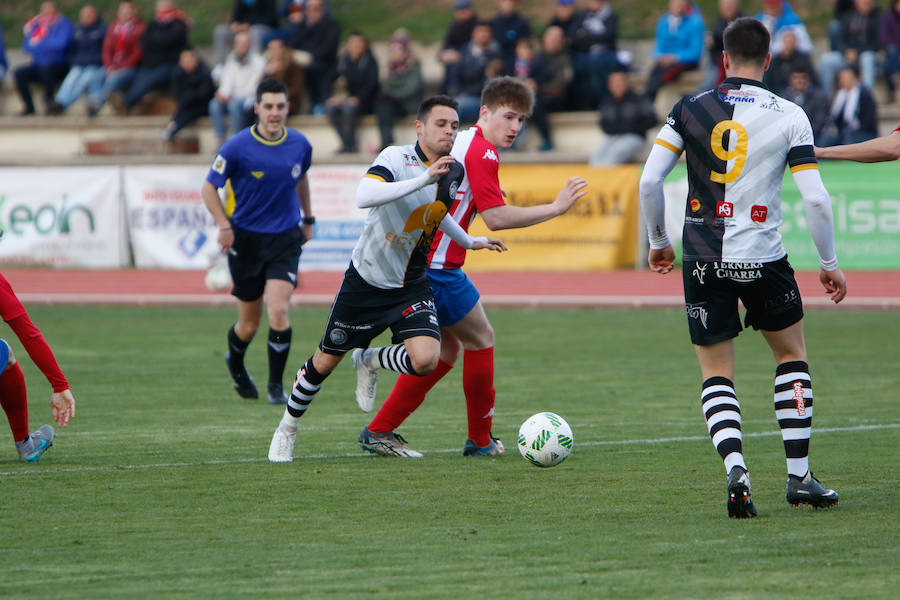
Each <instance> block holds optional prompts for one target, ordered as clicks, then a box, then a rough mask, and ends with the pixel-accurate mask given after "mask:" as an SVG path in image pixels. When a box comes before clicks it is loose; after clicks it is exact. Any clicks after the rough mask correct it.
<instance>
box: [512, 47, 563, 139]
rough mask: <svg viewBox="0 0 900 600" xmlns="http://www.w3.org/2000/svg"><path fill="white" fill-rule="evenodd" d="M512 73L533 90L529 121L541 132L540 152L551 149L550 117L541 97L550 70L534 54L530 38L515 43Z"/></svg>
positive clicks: (548, 79) (549, 75) (548, 78)
mask: <svg viewBox="0 0 900 600" xmlns="http://www.w3.org/2000/svg"><path fill="white" fill-rule="evenodd" d="M513 75H514V76H515V77H517V78H519V79H521V80H522V81H524V82H525V84H526V85H527V86H528V87H530V88H531V90H532V91H533V92H534V107H533V108H532V111H531V121H532V122H533V123H534V125H535V127H537V129H538V132H539V133H540V134H541V146H540V150H541V152H547V151H550V150H553V139H552V136H551V135H550V118H549V117H548V116H547V106H546V105H545V104H544V102H543V99H542V97H541V92H540V90H541V87H542V86H543V85H544V84H546V83H547V82H548V81H550V77H551V74H550V71H549V70H548V68H547V65H546V64H545V63H544V61H543V59H542V58H541V57H540V56H535V52H534V46H533V45H532V43H531V40H529V39H526V38H522V39H520V40H519V43H518V44H516V62H515V63H514V65H513Z"/></svg>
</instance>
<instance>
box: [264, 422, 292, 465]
mask: <svg viewBox="0 0 900 600" xmlns="http://www.w3.org/2000/svg"><path fill="white" fill-rule="evenodd" d="M296 439H297V430H296V429H294V430H293V431H290V430H288V429H286V428H284V427H283V426H282V425H281V423H279V424H278V428H277V429H276V430H275V433H274V434H273V435H272V443H271V444H269V462H274V463H283V462H291V461H293V460H294V440H296Z"/></svg>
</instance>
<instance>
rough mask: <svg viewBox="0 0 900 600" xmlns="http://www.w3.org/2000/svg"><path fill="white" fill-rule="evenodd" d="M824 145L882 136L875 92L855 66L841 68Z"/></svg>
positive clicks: (848, 142) (823, 140) (855, 141)
mask: <svg viewBox="0 0 900 600" xmlns="http://www.w3.org/2000/svg"><path fill="white" fill-rule="evenodd" d="M829 117H830V118H829V125H828V128H827V130H826V131H825V133H824V134H823V136H822V145H823V146H837V145H839V144H841V145H843V144H855V143H857V142H865V141H866V140H871V139H872V138H875V137H878V108H877V106H876V105H875V99H874V98H873V97H872V92H871V91H869V89H868V88H867V87H866V86H864V85H862V84H861V83H860V80H859V71H858V70H857V68H856V67H855V66H852V65H846V66H844V67H842V68H841V70H840V71H839V72H838V90H837V93H835V95H834V100H832V102H831V110H830V114H829Z"/></svg>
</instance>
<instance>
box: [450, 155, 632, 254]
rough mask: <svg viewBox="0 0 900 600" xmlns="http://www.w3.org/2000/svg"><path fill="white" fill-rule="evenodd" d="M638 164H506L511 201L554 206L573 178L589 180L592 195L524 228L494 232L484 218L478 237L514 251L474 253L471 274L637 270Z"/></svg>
mask: <svg viewBox="0 0 900 600" xmlns="http://www.w3.org/2000/svg"><path fill="white" fill-rule="evenodd" d="M640 175H641V173H640V170H639V168H638V167H637V165H624V166H619V167H605V168H592V167H588V166H587V165H584V164H573V165H505V166H504V165H501V167H500V187H502V188H503V190H504V191H506V202H507V204H511V205H513V206H533V205H536V204H546V203H549V202H553V200H554V199H555V198H556V195H557V194H558V193H559V191H560V190H561V189H562V188H563V186H564V185H565V183H566V180H567V179H568V178H569V177H573V176H580V177H584V178H585V179H587V181H588V187H587V195H585V196H584V197H583V198H581V199H580V200H578V201H577V202H576V203H575V206H573V207H572V208H571V210H569V212H567V213H566V214H564V215H562V216H559V217H556V218H555V219H551V220H550V221H546V222H544V223H540V224H538V225H533V226H531V227H524V228H521V229H506V230H503V231H496V232H490V231H488V229H487V227H485V225H484V222H483V221H482V220H481V219H476V220H475V222H474V223H473V224H472V229H471V233H472V235H492V236H494V237H499V238H500V239H502V240H503V241H504V242H505V243H506V245H507V246H508V247H509V251H508V252H504V253H503V254H497V253H496V252H485V251H479V252H468V253H467V254H468V256H467V257H466V264H465V267H464V268H465V269H466V270H471V271H593V270H602V269H618V268H621V267H628V266H633V265H634V264H635V262H636V260H637V250H636V248H637V227H638V182H639V180H640Z"/></svg>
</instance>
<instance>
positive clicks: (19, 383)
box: [0, 363, 28, 442]
mask: <svg viewBox="0 0 900 600" xmlns="http://www.w3.org/2000/svg"><path fill="white" fill-rule="evenodd" d="M0 406H3V411H4V412H5V413H6V418H7V419H8V420H9V428H10V429H12V434H13V440H15V441H17V442H21V441H23V440H25V439H26V438H27V437H28V390H27V388H26V387H25V374H24V373H22V368H21V367H20V366H19V363H16V364H14V365H11V366H7V367H6V370H5V371H3V374H0Z"/></svg>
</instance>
